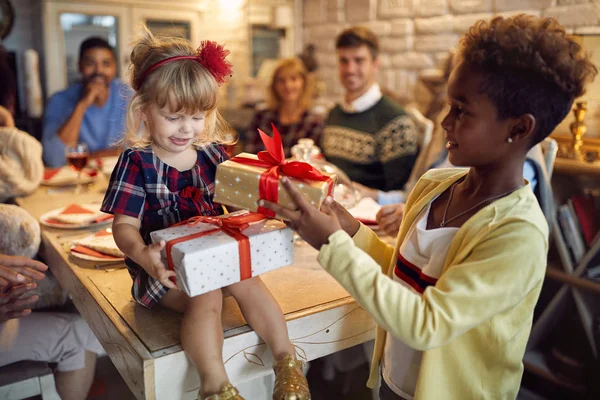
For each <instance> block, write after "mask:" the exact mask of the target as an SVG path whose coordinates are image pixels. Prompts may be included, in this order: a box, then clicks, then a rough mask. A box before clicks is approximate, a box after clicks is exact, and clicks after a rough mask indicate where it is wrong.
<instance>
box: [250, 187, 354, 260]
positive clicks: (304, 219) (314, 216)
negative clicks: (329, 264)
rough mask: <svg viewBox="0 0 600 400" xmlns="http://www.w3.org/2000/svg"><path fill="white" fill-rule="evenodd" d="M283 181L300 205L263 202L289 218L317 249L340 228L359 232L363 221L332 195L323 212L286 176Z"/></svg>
mask: <svg viewBox="0 0 600 400" xmlns="http://www.w3.org/2000/svg"><path fill="white" fill-rule="evenodd" d="M281 182H282V184H283V187H284V188H285V190H286V191H287V192H288V194H289V195H290V198H291V199H292V201H293V203H294V204H295V205H296V207H293V206H286V207H283V206H281V205H279V204H276V203H272V202H269V201H266V200H260V201H259V205H260V206H261V207H265V208H268V209H269V210H272V211H274V212H275V213H276V214H278V215H281V216H282V217H283V218H286V219H288V220H289V222H287V223H288V225H289V226H290V227H291V228H292V229H293V230H295V231H296V232H297V233H298V235H300V236H301V237H302V239H304V240H305V241H306V242H307V243H308V244H310V245H311V246H312V247H314V248H315V249H317V250H318V249H320V248H321V246H322V245H324V244H327V243H328V242H329V236H330V235H331V234H332V233H334V232H336V231H339V230H340V229H343V230H344V231H346V233H348V235H350V236H354V234H355V233H356V232H357V231H358V228H359V227H360V223H359V222H358V221H357V220H356V219H355V218H354V217H353V216H352V215H351V214H350V213H349V212H348V211H347V210H346V209H345V208H344V207H342V206H340V205H339V204H338V203H337V202H335V201H334V200H333V199H332V198H331V197H330V196H329V197H327V199H326V200H325V202H324V203H323V206H322V207H321V210H320V211H319V210H318V209H317V208H316V207H314V206H312V205H311V204H309V202H308V201H307V200H306V198H305V197H304V195H303V194H302V193H301V192H300V191H299V190H298V188H297V187H296V186H295V185H294V184H293V183H292V182H291V181H290V180H289V179H288V178H286V177H284V178H283V179H282V180H281Z"/></svg>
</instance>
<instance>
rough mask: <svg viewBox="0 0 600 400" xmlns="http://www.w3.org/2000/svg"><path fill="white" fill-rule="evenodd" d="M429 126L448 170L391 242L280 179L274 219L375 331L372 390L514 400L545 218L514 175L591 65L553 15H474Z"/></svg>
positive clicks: (541, 261) (430, 176) (421, 185)
mask: <svg viewBox="0 0 600 400" xmlns="http://www.w3.org/2000/svg"><path fill="white" fill-rule="evenodd" d="M459 53H460V54H459V55H460V60H459V62H458V63H457V65H456V66H455V68H454V69H453V71H452V73H451V75H450V80H449V84H448V98H449V102H450V111H449V113H448V114H447V115H446V118H444V120H443V121H442V127H443V128H444V130H445V136H446V140H447V142H446V149H447V150H448V153H449V161H450V162H451V163H452V164H453V165H462V166H468V167H470V169H469V170H465V169H462V170H456V169H437V170H430V171H429V172H427V173H426V174H425V175H424V176H423V177H422V178H421V179H420V180H419V182H418V183H417V184H416V186H415V187H414V189H413V190H412V191H411V193H410V195H409V197H408V200H407V203H406V208H405V212H404V218H403V220H402V223H401V225H400V232H399V234H398V239H397V243H396V246H395V247H392V246H389V245H387V244H385V243H384V242H382V241H381V240H380V239H379V238H378V237H377V235H376V234H375V233H374V232H372V231H371V230H370V229H368V228H367V227H365V226H364V225H361V224H360V223H359V222H357V221H356V220H355V219H353V218H352V216H351V215H350V214H349V213H348V212H347V211H346V210H344V209H343V208H342V207H341V206H339V205H338V204H337V203H335V202H333V201H332V200H331V199H329V201H328V202H326V204H325V206H324V207H323V208H322V211H319V210H317V209H316V208H314V207H312V206H311V205H310V204H308V202H307V201H306V200H305V199H304V197H303V196H302V195H301V194H300V193H299V192H298V190H297V189H296V188H295V187H293V186H292V185H291V184H290V183H289V181H288V180H286V182H285V187H286V189H287V190H288V192H290V194H291V195H292V196H293V198H294V199H295V201H296V204H297V207H296V208H294V207H290V208H285V209H284V208H282V207H280V206H278V205H276V204H273V203H267V202H264V201H263V202H264V203H266V204H264V206H265V207H267V208H269V209H271V210H273V211H275V212H277V213H278V214H280V215H282V216H284V217H287V218H289V219H290V221H291V226H292V227H293V228H294V229H296V231H297V232H298V233H299V234H300V236H302V238H303V239H304V240H306V241H307V242H308V243H310V244H311V245H312V246H314V247H315V248H317V249H320V253H319V257H318V260H319V262H320V263H321V265H322V266H323V267H324V268H325V269H326V270H327V271H328V272H329V273H330V274H331V275H333V276H334V277H335V278H336V279H337V280H338V281H339V282H340V283H341V284H342V286H344V288H346V290H348V292H349V293H350V294H351V295H352V296H353V297H354V298H355V299H356V300H357V302H358V303H359V304H360V305H361V306H362V307H364V308H365V309H366V310H367V311H368V312H369V313H370V314H371V315H372V316H373V318H374V319H375V321H376V322H377V324H378V325H379V327H378V328H377V336H376V342H375V349H374V355H373V363H372V369H371V376H370V378H369V381H368V385H369V386H370V387H374V386H375V384H376V383H377V380H378V378H379V374H380V367H381V375H382V377H383V382H382V385H381V391H380V398H381V399H382V400H388V399H402V398H405V399H409V398H413V397H414V398H416V399H419V400H421V399H427V400H429V399H431V400H438V399H444V400H451V399H457V400H458V399H460V400H463V399H491V398H494V399H514V398H515V397H516V396H517V392H518V391H519V385H520V382H521V376H522V373H523V363H522V359H523V355H524V353H525V347H526V344H527V340H528V337H529V333H530V330H531V324H532V319H533V310H534V306H535V304H536V302H537V300H538V297H539V294H540V290H541V288H542V283H543V280H544V273H545V269H546V256H547V251H548V224H547V223H546V219H545V218H544V215H543V213H542V211H541V210H540V206H539V204H538V202H537V200H536V198H535V195H534V194H533V192H532V190H531V187H530V185H529V184H528V183H526V182H525V181H524V179H523V165H524V162H525V158H526V155H527V152H528V151H529V149H531V148H532V147H533V146H535V145H536V144H538V143H540V142H541V141H542V140H543V139H544V138H546V137H547V136H548V135H549V134H550V133H551V132H552V130H553V129H554V128H555V126H556V125H557V124H558V123H559V122H560V121H561V120H562V119H563V118H564V117H565V116H566V115H567V114H568V112H569V110H570V109H571V106H572V104H573V101H574V99H575V98H577V97H579V96H581V95H582V94H583V93H584V86H585V84H586V83H587V82H589V81H591V80H592V79H593V78H594V76H595V75H596V73H597V69H596V67H595V66H594V65H593V64H592V63H591V62H590V60H589V58H588V56H587V55H586V54H585V52H584V51H583V49H582V48H581V47H580V46H579V45H578V44H577V43H575V42H574V41H573V40H572V39H571V38H569V37H568V36H567V34H566V32H565V29H564V28H563V27H562V26H561V25H560V24H559V23H558V22H557V21H556V20H555V19H549V18H543V19H542V18H536V17H532V16H526V15H519V16H516V17H513V18H502V17H496V18H494V19H492V20H491V21H479V22H477V23H476V24H475V25H474V26H473V27H472V28H471V29H470V30H469V32H468V33H467V34H465V35H464V36H463V38H462V40H461V42H460V48H459Z"/></svg>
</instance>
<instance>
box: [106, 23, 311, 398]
mask: <svg viewBox="0 0 600 400" xmlns="http://www.w3.org/2000/svg"><path fill="white" fill-rule="evenodd" d="M227 54H229V52H228V51H227V50H225V49H224V48H223V47H221V46H220V45H218V44H216V43H214V42H203V43H202V46H201V47H200V48H198V50H196V49H194V47H193V46H192V45H191V44H190V43H189V42H188V41H187V40H184V39H179V38H158V37H154V36H153V35H152V34H151V33H150V32H149V31H148V30H147V29H144V32H143V37H142V38H141V39H140V40H139V41H138V42H137V43H136V44H135V47H134V49H133V51H132V53H131V86H132V87H133V88H134V90H135V91H136V93H135V94H134V95H133V97H132V99H131V102H130V103H129V108H128V113H127V114H128V115H127V133H126V138H125V139H126V142H127V143H126V144H127V146H128V147H129V148H128V149H127V150H125V151H124V152H123V153H122V154H121V156H120V158H119V162H118V164H117V166H116V167H115V169H114V171H113V173H112V176H111V178H110V185H109V189H108V191H107V193H106V196H105V198H104V202H103V203H102V211H104V212H108V213H112V214H114V215H115V219H114V222H113V235H114V237H115V241H116V242H117V245H118V246H119V248H120V249H121V250H122V251H123V253H125V254H126V256H127V259H126V265H127V268H128V270H129V273H130V275H131V278H132V279H133V287H132V290H131V292H132V295H133V298H134V299H135V300H136V301H137V302H138V303H139V304H141V305H143V306H144V307H147V308H153V307H154V306H156V305H157V304H161V305H162V306H164V307H167V308H170V309H172V310H176V311H179V312H183V313H184V317H183V323H182V325H181V342H182V345H183V349H184V351H185V352H186V354H187V356H188V357H189V359H190V360H191V361H192V363H193V364H194V366H195V367H196V369H197V371H198V374H199V376H200V380H201V384H202V386H201V390H200V393H199V394H198V398H199V399H211V400H219V399H220V400H222V399H242V397H241V396H240V395H239V394H238V391H237V390H236V389H235V388H234V387H233V386H232V385H231V384H230V383H229V382H228V378H227V374H226V372H225V367H224V365H223V356H222V347H223V327H222V325H221V307H222V300H223V295H222V292H221V290H215V291H212V292H209V293H206V294H202V295H200V296H196V297H192V298H189V297H188V296H186V295H185V294H184V293H183V292H182V291H180V290H179V289H178V288H177V286H176V285H175V284H174V283H173V282H171V281H170V278H171V277H173V276H175V273H174V272H173V271H169V270H167V269H166V268H165V266H164V264H163V263H162V262H161V256H160V252H161V250H162V249H163V248H164V246H165V243H164V242H160V243H156V244H151V240H150V232H152V231H154V230H157V229H163V228H167V227H169V226H171V225H173V224H175V223H178V222H181V221H185V220H187V219H188V218H190V217H193V216H196V215H199V214H201V215H219V214H221V213H222V209H221V207H220V206H218V205H217V204H214V203H213V201H212V199H213V195H214V188H215V182H214V180H215V172H216V167H217V164H219V163H221V162H223V161H225V160H226V159H227V158H228V156H227V154H226V153H225V151H224V149H223V146H222V145H223V144H230V143H232V142H233V140H232V138H231V135H230V134H229V132H230V131H231V130H230V129H229V127H228V126H227V124H226V123H224V121H223V120H222V119H221V117H220V115H219V113H218V111H217V101H218V93H219V84H220V83H222V82H223V81H224V79H225V77H226V76H227V75H229V74H230V73H231V65H230V64H229V63H228V62H227V61H226V60H225V57H226V56H227ZM228 289H229V292H230V293H231V294H232V295H233V297H234V298H235V299H236V300H237V302H238V304H239V305H240V309H241V311H242V314H243V315H244V318H245V319H246V321H248V323H249V324H250V326H251V327H252V328H253V329H254V330H255V331H256V333H257V334H258V335H259V336H260V337H261V338H262V339H263V340H264V341H265V342H266V343H267V345H268V346H269V348H270V349H271V351H272V353H273V355H274V358H275V360H276V364H275V367H274V369H275V374H276V380H275V389H274V392H273V398H274V399H276V400H281V399H298V400H300V399H309V398H310V393H309V391H308V384H307V383H306V379H305V378H304V375H303V374H302V371H301V369H300V367H301V364H300V362H298V361H296V359H295V357H294V356H293V354H295V349H294V346H293V345H292V344H291V342H290V340H289V337H288V331H287V326H286V323H285V319H284V317H283V314H282V311H281V308H280V307H279V304H278V303H277V302H276V300H275V299H274V297H273V296H272V295H271V293H270V292H269V291H268V289H267V288H266V286H265V285H264V284H263V283H262V281H261V280H260V278H252V279H249V280H245V281H243V282H239V283H236V284H234V285H231V286H229V287H228Z"/></svg>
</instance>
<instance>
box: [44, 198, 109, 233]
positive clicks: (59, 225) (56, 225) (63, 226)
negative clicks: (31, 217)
mask: <svg viewBox="0 0 600 400" xmlns="http://www.w3.org/2000/svg"><path fill="white" fill-rule="evenodd" d="M81 207H84V208H87V209H89V210H99V209H100V205H99V204H81ZM65 208H66V207H61V208H57V209H56V210H52V211H48V212H47V213H45V214H43V215H42V216H41V217H40V224H42V225H45V226H49V227H51V228H61V229H81V228H90V227H96V226H104V225H107V224H111V223H112V221H113V218H110V219H106V220H104V221H100V222H91V223H85V224H65V223H61V222H49V221H48V220H50V219H52V218H54V217H55V216H56V215H58V214H60V213H61V212H63V210H64V209H65Z"/></svg>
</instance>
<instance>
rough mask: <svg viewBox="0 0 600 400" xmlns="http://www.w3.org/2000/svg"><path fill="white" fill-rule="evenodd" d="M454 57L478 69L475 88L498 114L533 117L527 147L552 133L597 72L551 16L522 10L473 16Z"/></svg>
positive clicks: (503, 117) (582, 51)
mask: <svg viewBox="0 0 600 400" xmlns="http://www.w3.org/2000/svg"><path fill="white" fill-rule="evenodd" d="M459 58H460V59H461V60H463V61H464V62H466V63H467V64H469V65H470V66H474V67H475V68H476V69H478V70H480V71H482V72H483V74H484V80H483V83H482V85H481V87H480V90H481V92H482V93H483V94H485V95H486V96H487V97H488V98H489V99H490V100H491V101H492V103H493V104H494V105H495V106H496V108H497V110H498V117H499V118H500V119H505V118H511V117H518V116H520V115H523V114H531V115H533V116H534V117H535V120H536V131H535V133H534V137H533V140H532V143H531V144H530V145H531V146H534V145H536V144H537V143H539V142H541V141H542V140H544V138H546V137H547V136H548V135H550V133H552V130H554V128H555V127H556V125H558V124H559V123H560V121H562V120H563V119H564V118H565V116H566V115H567V114H568V113H569V110H570V109H571V107H572V105H573V101H574V100H575V98H577V97H579V96H581V95H583V94H584V93H585V88H584V87H585V85H586V84H587V83H588V82H591V81H592V80H593V79H594V77H595V76H596V73H597V72H598V69H597V68H596V66H594V64H592V63H591V61H590V60H589V58H588V55H587V54H586V52H585V51H584V50H583V49H582V48H581V46H580V45H579V44H577V43H576V42H575V41H574V40H573V39H572V38H570V37H568V36H567V33H566V32H565V28H564V27H563V26H562V25H560V24H559V23H558V21H557V20H556V19H554V18H538V17H533V16H529V15H525V14H520V15H517V16H515V17H512V18H503V17H495V18H493V19H492V20H491V21H478V22H477V23H475V25H474V26H472V27H471V28H470V29H469V32H468V33H466V34H465V35H464V36H463V37H462V38H461V40H460V45H459Z"/></svg>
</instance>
